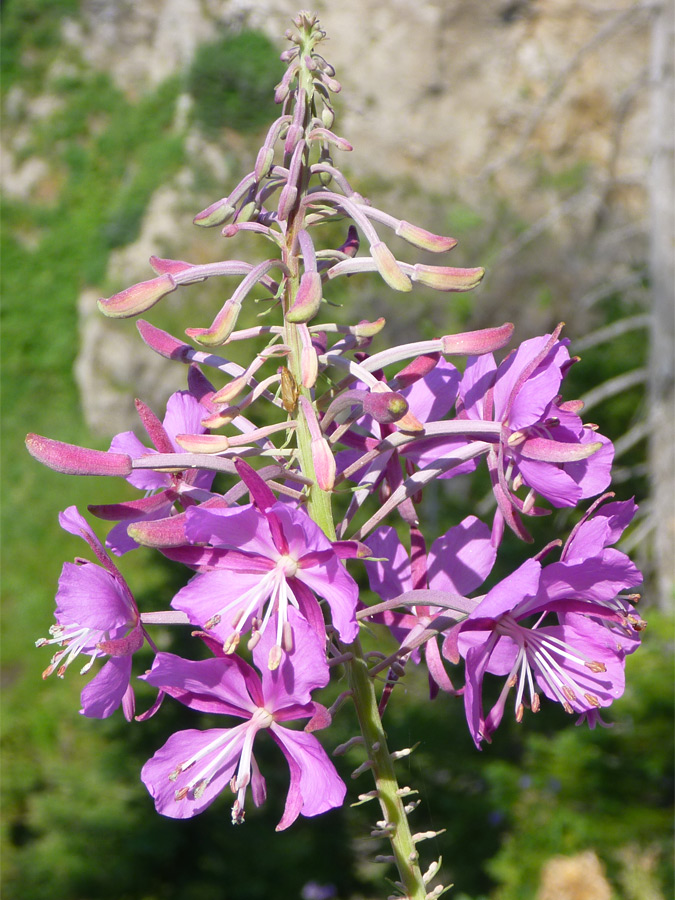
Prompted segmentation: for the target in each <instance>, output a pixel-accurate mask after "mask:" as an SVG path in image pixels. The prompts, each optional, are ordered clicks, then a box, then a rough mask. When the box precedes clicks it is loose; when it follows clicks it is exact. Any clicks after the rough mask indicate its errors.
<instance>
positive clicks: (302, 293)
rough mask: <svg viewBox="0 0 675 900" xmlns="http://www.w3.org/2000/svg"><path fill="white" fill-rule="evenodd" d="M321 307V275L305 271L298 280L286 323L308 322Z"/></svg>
mask: <svg viewBox="0 0 675 900" xmlns="http://www.w3.org/2000/svg"><path fill="white" fill-rule="evenodd" d="M320 306H321V275H320V274H319V273H318V272H311V271H310V272H308V271H305V272H303V274H302V277H301V278H300V285H299V286H298V292H297V294H296V295H295V302H294V303H293V306H291V308H290V309H289V310H288V313H287V314H286V321H287V322H293V323H296V324H297V323H301V322H309V321H310V319H313V318H314V316H315V315H316V314H317V313H318V311H319V307H320Z"/></svg>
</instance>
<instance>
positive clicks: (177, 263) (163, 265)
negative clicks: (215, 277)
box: [150, 256, 204, 280]
mask: <svg viewBox="0 0 675 900" xmlns="http://www.w3.org/2000/svg"><path fill="white" fill-rule="evenodd" d="M150 265H151V266H152V268H153V269H154V270H155V272H157V274H158V275H176V274H177V273H178V272H184V271H185V270H186V269H191V268H192V263H189V262H183V260H182V259H162V258H161V257H160V256H151V257H150ZM202 280H204V279H202Z"/></svg>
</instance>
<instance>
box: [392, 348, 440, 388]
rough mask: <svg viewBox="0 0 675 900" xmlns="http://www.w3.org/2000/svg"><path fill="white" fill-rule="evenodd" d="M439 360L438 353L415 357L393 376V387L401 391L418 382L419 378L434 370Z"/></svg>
mask: <svg viewBox="0 0 675 900" xmlns="http://www.w3.org/2000/svg"><path fill="white" fill-rule="evenodd" d="M440 358H441V357H440V353H425V354H423V355H422V356H418V357H416V358H415V359H413V361H412V362H411V363H408V365H407V366H406V367H405V368H403V369H401V371H400V372H399V373H398V374H397V375H395V376H394V379H393V380H394V382H395V386H396V387H398V388H401V389H403V388H407V387H409V386H410V385H411V384H414V383H415V382H416V381H419V380H420V378H424V376H425V375H428V374H429V372H431V371H432V370H433V369H435V368H436V364H437V363H438V360H439V359H440Z"/></svg>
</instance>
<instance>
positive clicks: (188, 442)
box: [174, 434, 230, 453]
mask: <svg viewBox="0 0 675 900" xmlns="http://www.w3.org/2000/svg"><path fill="white" fill-rule="evenodd" d="M174 440H175V441H176V443H177V444H178V446H179V447H182V448H183V450H187V451H188V453H224V451H225V450H229V449H230V442H229V440H228V439H227V437H225V435H224V434H177V435H176V437H175V438H174Z"/></svg>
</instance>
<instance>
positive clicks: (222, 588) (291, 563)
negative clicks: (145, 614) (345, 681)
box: [172, 502, 358, 667]
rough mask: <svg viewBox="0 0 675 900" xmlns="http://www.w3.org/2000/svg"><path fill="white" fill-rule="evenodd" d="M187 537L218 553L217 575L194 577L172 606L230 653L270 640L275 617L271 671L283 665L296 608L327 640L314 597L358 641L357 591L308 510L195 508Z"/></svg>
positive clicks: (349, 639)
mask: <svg viewBox="0 0 675 900" xmlns="http://www.w3.org/2000/svg"><path fill="white" fill-rule="evenodd" d="M185 533H186V536H187V538H188V539H189V540H190V541H192V542H195V543H206V544H208V545H209V546H211V547H213V548H215V549H214V552H213V557H212V566H213V567H212V568H211V569H210V571H205V572H202V573H200V574H198V575H195V576H194V578H192V580H191V581H189V582H188V584H187V585H186V586H185V587H184V588H182V589H181V590H180V591H179V592H178V593H177V594H176V596H175V597H174V598H173V601H172V606H174V608H175V609H179V610H182V611H183V612H185V613H186V614H187V615H188V617H189V619H190V621H191V622H193V623H194V624H196V625H199V626H201V627H202V628H206V629H207V630H208V631H211V632H213V633H214V634H215V635H217V636H218V638H219V639H220V640H222V641H223V642H224V645H225V651H226V652H228V653H229V652H233V651H234V650H235V648H236V647H237V645H238V643H239V640H240V638H241V635H242V634H244V633H246V632H247V631H249V630H250V629H253V630H254V635H255V634H258V633H261V632H264V631H265V630H266V629H267V626H268V623H269V620H270V618H271V616H272V615H273V614H274V613H276V614H277V615H276V626H275V631H276V635H275V639H274V640H273V641H272V643H271V644H270V658H269V665H270V667H274V666H275V665H278V664H279V660H280V659H281V655H282V650H285V649H289V648H290V647H291V646H292V635H291V629H290V621H291V620H290V619H289V618H288V611H289V609H290V608H291V607H296V608H297V609H298V610H299V611H300V613H301V614H302V616H303V617H304V618H305V619H306V620H307V621H308V622H309V623H310V624H311V625H312V627H313V628H314V630H315V631H316V632H317V634H318V635H320V636H322V637H324V638H325V626H324V621H323V616H322V613H321V609H320V608H319V605H318V602H317V600H316V597H315V596H314V593H317V594H319V596H321V597H323V598H324V599H325V600H326V601H327V603H328V606H329V608H330V612H331V618H332V622H333V625H334V626H335V628H336V630H337V631H338V633H339V635H340V638H341V640H342V641H344V642H345V643H351V642H352V641H353V640H354V639H355V638H356V635H357V633H358V624H357V622H356V616H355V613H356V603H357V598H358V586H357V584H356V582H355V581H354V579H353V578H352V577H351V575H349V573H348V572H347V570H346V569H345V567H344V565H343V564H342V562H341V560H340V558H339V556H338V554H337V553H336V551H335V549H334V547H333V544H332V543H331V542H330V541H329V540H328V538H327V537H326V536H325V534H324V533H323V531H322V530H321V529H320V528H319V526H318V525H316V524H315V523H314V522H313V521H312V519H310V517H309V516H308V515H307V513H306V512H305V511H304V510H303V509H294V508H292V507H291V506H289V505H288V504H287V503H281V502H276V503H274V504H272V505H271V506H270V507H268V508H265V509H264V510H262V511H261V510H260V509H259V508H258V507H257V506H254V505H253V504H248V505H246V506H239V507H230V508H225V509H203V508H201V507H192V508H190V509H188V511H187V515H186V524H185ZM255 639H256V638H255V636H254V638H253V640H255Z"/></svg>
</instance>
